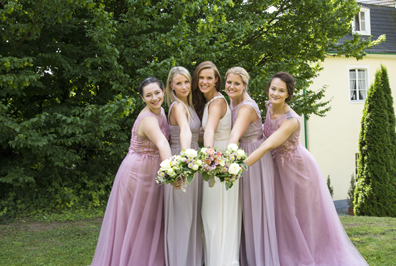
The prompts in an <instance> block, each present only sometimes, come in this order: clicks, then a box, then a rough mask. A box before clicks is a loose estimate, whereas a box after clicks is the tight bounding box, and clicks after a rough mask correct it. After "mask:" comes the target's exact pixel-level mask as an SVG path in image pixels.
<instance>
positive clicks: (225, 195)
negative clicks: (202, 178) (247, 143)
mask: <svg viewBox="0 0 396 266" xmlns="http://www.w3.org/2000/svg"><path fill="white" fill-rule="evenodd" d="M227 143H228V140H224V141H215V142H214V147H217V148H220V149H225V148H226V146H227ZM241 220H242V219H241V201H240V195H239V184H238V182H236V183H235V184H234V185H233V187H232V188H231V189H229V190H228V191H226V190H225V186H224V185H223V184H215V185H214V187H211V188H210V187H209V185H208V183H207V182H204V184H203V194H202V223H203V228H204V236H205V237H204V239H205V249H204V250H205V252H204V253H205V266H236V265H239V247H240V245H239V244H240V234H241Z"/></svg>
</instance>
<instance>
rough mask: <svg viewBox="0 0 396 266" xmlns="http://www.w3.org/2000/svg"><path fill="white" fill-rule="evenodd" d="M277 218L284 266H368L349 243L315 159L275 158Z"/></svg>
mask: <svg viewBox="0 0 396 266" xmlns="http://www.w3.org/2000/svg"><path fill="white" fill-rule="evenodd" d="M275 164H276V169H277V171H275V174H276V175H275V203H276V208H275V218H276V229H277V236H278V250H279V259H280V263H281V265H282V266H300V265H304V266H330V265H331V266H362V265H368V264H367V263H366V261H365V260H364V259H363V257H362V256H361V255H360V254H359V252H358V251H357V250H356V248H355V247H354V246H353V244H352V243H351V241H350V240H349V238H348V236H347V234H346V233H345V230H344V228H343V226H342V224H341V222H340V219H339V218H338V215H337V212H336V210H335V207H334V204H333V201H332V199H331V196H330V193H329V190H328V188H327V185H326V183H325V180H324V178H323V176H322V173H321V171H320V169H319V166H318V164H317V162H316V161H315V159H314V158H313V156H312V155H311V154H310V153H309V152H308V151H307V150H306V149H305V148H304V147H303V146H301V145H300V146H299V147H298V148H297V150H295V151H294V152H293V159H292V160H289V159H287V158H285V160H284V163H282V160H281V158H280V157H279V156H276V158H275Z"/></svg>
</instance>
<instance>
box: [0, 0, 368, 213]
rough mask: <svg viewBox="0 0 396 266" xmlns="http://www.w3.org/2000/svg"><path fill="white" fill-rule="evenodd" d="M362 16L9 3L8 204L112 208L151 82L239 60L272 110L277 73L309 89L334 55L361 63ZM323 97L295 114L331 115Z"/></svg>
mask: <svg viewBox="0 0 396 266" xmlns="http://www.w3.org/2000/svg"><path fill="white" fill-rule="evenodd" d="M357 11H358V7H357V5H356V3H355V1H354V0H331V1H328V0H319V1H318V0H305V1H296V0H292V1H284V0H267V1H244V0H236V1H232V0H226V1H223V0H195V1H185V0H183V1H174V0H134V1H130V0H65V1H59V0H35V1H32V0H8V1H3V0H0V24H1V25H0V28H1V32H2V35H1V37H2V42H1V43H0V89H1V90H0V159H1V168H0V182H1V183H2V185H1V186H0V195H6V196H7V200H6V201H4V202H5V203H4V204H3V203H2V202H0V205H1V206H0V207H2V206H3V207H4V206H6V205H7V204H11V203H10V202H13V203H15V202H17V201H18V200H19V201H18V202H22V203H21V204H22V205H23V204H25V205H26V206H21V207H20V208H21V209H23V208H34V207H37V208H39V207H40V206H45V207H49V208H52V209H53V208H56V209H62V208H64V207H65V206H68V207H70V206H73V205H75V204H77V205H78V204H82V205H84V206H92V205H99V204H103V203H104V202H105V201H106V200H107V193H108V192H109V189H110V187H111V184H112V180H113V176H114V174H115V171H116V169H117V167H118V166H119V163H120V161H121V159H122V157H123V156H124V154H125V151H126V149H127V148H128V145H129V141H128V139H129V137H130V129H131V126H132V124H133V121H134V118H135V117H136V115H137V114H138V112H133V110H140V109H141V104H142V102H141V100H140V97H139V95H138V93H137V90H136V88H137V86H138V84H139V82H140V81H141V80H142V79H143V78H145V77H147V76H149V75H154V76H157V77H159V78H160V79H162V80H166V77H167V72H168V71H169V69H170V68H171V67H172V66H175V65H182V66H185V67H186V68H187V69H189V70H190V71H193V70H194V68H195V66H196V65H197V64H198V63H200V62H201V61H203V60H211V61H213V62H215V63H216V65H217V66H218V67H219V69H220V71H221V73H225V71H226V70H227V69H228V68H229V67H232V66H235V65H239V66H242V67H245V68H246V69H247V70H248V71H249V72H250V74H251V77H252V80H251V84H250V92H251V94H252V96H253V97H254V98H255V99H256V100H257V101H258V102H260V103H264V101H263V99H264V98H265V95H264V93H263V91H264V84H266V82H267V81H268V80H269V78H270V76H271V75H272V74H273V73H274V72H276V71H279V70H284V71H289V72H290V73H292V74H293V75H294V76H295V77H296V78H297V88H298V90H301V89H304V88H308V86H309V85H310V80H311V79H312V78H313V77H315V76H316V75H317V73H318V71H319V70H320V64H319V63H314V62H320V61H321V60H324V58H325V55H326V53H327V52H328V51H330V50H337V51H339V54H343V55H346V56H354V57H356V58H361V57H362V56H363V55H364V50H365V49H366V48H368V47H370V46H371V45H374V44H375V42H371V41H370V40H360V39H359V36H355V38H354V40H352V41H348V42H345V43H343V44H339V43H338V40H339V39H341V38H342V37H343V36H344V35H345V34H347V33H348V32H349V31H350V21H351V20H352V18H353V17H354V15H355V13H356V12H357ZM323 96H324V89H323V88H322V89H318V90H317V91H310V90H307V93H306V94H305V96H304V97H302V96H298V91H297V96H296V97H295V100H294V101H293V102H294V108H295V109H296V110H297V111H298V112H299V113H304V114H305V115H306V116H309V115H310V114H317V115H323V113H324V112H325V111H326V110H327V109H328V106H327V105H326V102H320V99H321V98H322V97H323ZM261 107H262V109H263V110H264V108H263V106H261ZM32 199H33V200H32ZM48 199H51V200H48ZM40 202H41V203H40ZM48 202H49V203H50V204H48ZM32 203H34V204H32ZM21 204H20V205H21ZM29 204H30V207H29V206H28V205H29ZM11 205H12V204H11ZM11 205H9V207H10V208H11ZM14 205H15V204H14ZM7 206H8V205H7ZM15 206H16V205H15ZM10 208H8V210H10Z"/></svg>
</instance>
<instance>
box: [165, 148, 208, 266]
mask: <svg viewBox="0 0 396 266" xmlns="http://www.w3.org/2000/svg"><path fill="white" fill-rule="evenodd" d="M171 147H172V154H173V155H175V154H179V153H180V151H181V147H180V145H175V144H173V143H172V146H171ZM191 148H192V149H195V150H198V148H199V147H198V143H194V142H193V143H191ZM164 190H165V261H166V265H167V266H184V265H189V266H202V264H203V262H202V260H203V250H202V219H201V205H202V177H201V175H200V174H197V175H195V177H194V180H193V181H192V182H191V183H190V184H189V185H188V186H187V188H186V192H182V191H181V190H179V189H174V188H173V187H172V186H171V185H165V188H164Z"/></svg>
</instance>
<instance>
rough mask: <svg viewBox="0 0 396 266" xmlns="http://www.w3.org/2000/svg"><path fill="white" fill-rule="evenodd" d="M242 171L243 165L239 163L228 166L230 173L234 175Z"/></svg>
mask: <svg viewBox="0 0 396 266" xmlns="http://www.w3.org/2000/svg"><path fill="white" fill-rule="evenodd" d="M239 171H241V167H240V166H239V164H237V163H232V164H231V165H230V167H229V168H228V173H230V174H232V175H237V174H238V173H239Z"/></svg>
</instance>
